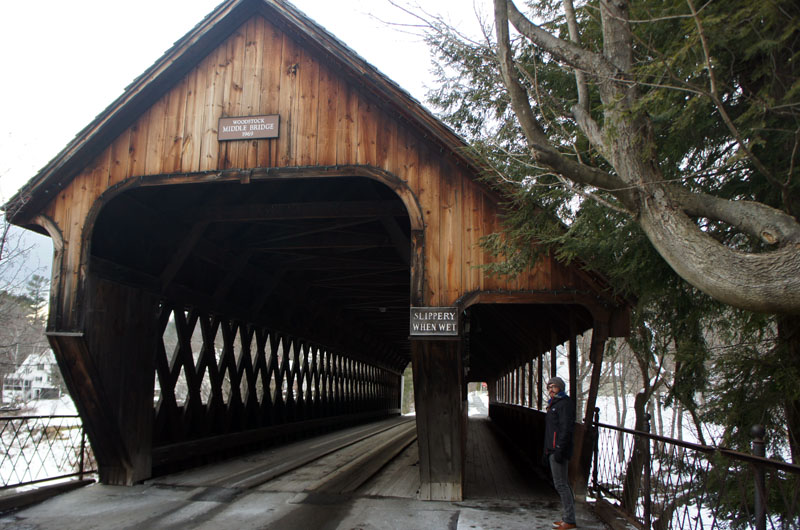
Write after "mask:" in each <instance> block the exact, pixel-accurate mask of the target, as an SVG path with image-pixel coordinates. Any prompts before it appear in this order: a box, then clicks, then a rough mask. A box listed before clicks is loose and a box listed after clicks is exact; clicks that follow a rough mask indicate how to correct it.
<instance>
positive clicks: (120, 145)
mask: <svg viewBox="0 0 800 530" xmlns="http://www.w3.org/2000/svg"><path fill="white" fill-rule="evenodd" d="M385 109H386V106H385V105H381V104H380V102H378V101H376V100H375V99H374V98H372V97H370V96H369V95H368V94H367V93H366V92H365V91H364V89H363V88H360V87H357V86H354V85H353V84H352V83H349V82H348V81H347V80H346V79H345V78H344V77H342V76H341V75H339V73H338V71H337V69H336V68H335V67H332V66H331V65H329V64H325V63H324V62H321V61H320V60H318V59H317V58H315V57H313V56H311V55H310V54H309V53H308V52H307V51H306V50H305V49H303V48H302V47H300V46H298V44H297V43H296V42H294V41H293V40H292V39H291V38H290V37H289V36H287V35H286V34H284V33H282V32H281V31H279V30H278V29H277V28H276V27H275V26H273V25H271V24H270V23H269V22H268V21H267V20H265V19H264V18H262V17H260V16H255V17H254V18H252V19H250V20H248V21H247V22H246V23H244V24H243V25H242V26H241V27H240V28H239V29H238V30H237V31H235V32H234V33H233V34H232V35H230V36H229V37H228V38H227V40H225V41H224V42H223V43H222V44H221V45H220V46H218V47H217V48H216V49H215V50H214V51H212V52H211V53H210V54H209V55H208V56H206V57H205V58H204V59H203V60H202V61H201V62H200V63H199V64H198V65H197V66H196V68H194V69H193V70H191V71H190V72H189V73H188V74H187V75H186V76H185V77H184V78H183V79H181V80H180V81H179V82H178V83H177V84H176V85H175V86H174V87H173V88H172V89H171V90H170V91H168V93H166V94H165V95H164V96H163V97H161V98H160V99H159V100H158V101H156V102H155V103H154V104H153V105H152V107H150V109H149V110H147V111H146V112H145V113H144V114H143V115H142V116H141V117H140V118H139V119H138V121H136V122H135V123H134V124H133V125H132V126H131V127H130V128H129V129H128V130H126V131H125V132H123V133H122V134H120V135H119V136H118V137H117V138H116V139H114V140H113V141H112V142H111V144H110V145H109V146H108V148H107V149H106V150H105V151H104V152H103V153H102V154H101V155H100V156H98V157H97V159H96V160H95V162H94V163H93V164H92V165H91V166H90V167H87V168H86V170H85V171H84V172H83V173H81V174H80V175H79V176H78V177H76V178H75V179H74V180H73V181H72V182H71V183H70V184H69V185H68V186H67V187H65V189H63V191H62V192H61V193H60V194H59V196H58V197H57V198H56V199H54V200H53V201H52V202H51V203H50V204H49V205H48V207H47V209H46V212H45V213H46V215H48V216H49V217H50V218H51V219H53V220H54V222H55V223H56V224H57V225H58V227H59V228H60V229H61V230H62V232H63V236H64V262H63V268H62V273H63V275H64V276H63V278H62V279H63V281H64V284H63V290H64V296H63V297H62V307H61V308H60V309H61V311H60V313H61V315H63V318H64V320H63V321H62V325H63V326H64V328H69V327H70V326H75V327H79V326H78V325H79V323H78V322H72V321H70V318H72V317H71V315H72V314H73V313H74V311H73V309H74V307H73V304H74V298H73V297H74V296H75V293H76V292H77V290H78V288H79V281H81V280H82V279H83V278H84V277H85V275H82V274H80V273H79V271H80V267H81V263H80V259H81V245H82V243H81V241H82V238H85V237H87V236H88V235H89V234H88V233H84V225H85V222H86V218H87V215H88V214H89V211H90V209H91V207H92V205H93V203H94V202H95V200H96V199H97V198H98V197H99V196H100V195H101V194H102V193H103V192H104V191H105V190H107V189H108V188H109V187H111V186H114V185H116V184H119V183H121V182H124V181H126V180H128V179H132V178H137V177H140V176H146V175H164V174H182V173H192V172H203V171H215V170H222V169H226V168H254V167H292V166H334V165H366V166H373V167H377V168H379V169H381V170H384V171H387V172H389V173H391V174H394V175H397V176H398V177H400V178H401V179H402V180H403V181H405V182H406V183H407V185H408V186H409V188H410V189H411V191H413V193H414V194H415V195H416V197H417V198H418V201H419V203H420V205H421V207H422V211H423V215H424V220H425V223H426V229H425V267H426V273H425V281H426V284H425V291H424V302H425V303H426V304H428V305H433V306H447V305H450V304H451V303H452V302H453V301H455V300H456V299H457V298H459V297H460V296H461V295H462V294H464V293H467V292H471V291H477V290H497V289H508V290H516V289H535V290H538V289H550V288H560V287H561V286H564V285H570V286H573V287H574V286H576V285H579V284H580V279H579V278H578V277H577V276H574V275H573V274H572V273H571V272H568V271H567V270H566V269H564V268H562V267H560V266H557V265H554V264H553V263H550V262H548V261H546V260H545V261H544V262H543V263H542V265H540V266H538V267H537V268H536V269H535V270H532V271H531V272H530V273H529V274H527V275H523V276H520V277H519V278H517V279H516V280H514V281H499V280H497V279H492V278H489V277H487V276H486V275H485V274H484V273H483V272H482V271H480V270H478V269H477V268H476V267H475V266H477V265H481V264H483V263H486V262H487V261H488V260H489V259H490V258H489V257H488V256H487V255H486V254H485V253H484V252H482V251H481V250H480V249H479V248H478V247H477V243H478V241H479V238H480V237H481V236H483V235H486V234H490V233H492V232H494V231H497V230H498V229H499V222H498V219H497V212H498V207H497V204H496V201H495V199H494V198H493V196H492V195H490V194H489V193H487V191H486V190H485V189H484V188H483V187H481V186H480V185H478V184H476V183H475V182H474V180H473V178H474V176H473V174H472V173H471V172H470V170H469V169H468V168H465V167H464V166H463V165H457V164H456V162H455V159H454V158H453V157H452V156H447V153H444V154H443V153H441V150H440V148H439V147H438V146H437V145H434V144H432V143H431V142H430V141H427V140H425V139H423V138H421V137H420V135H419V134H418V132H416V131H415V130H413V129H412V128H410V127H409V126H408V125H407V124H406V123H405V122H400V121H399V120H397V117H396V116H392V115H390V114H388V113H387V111H386V110H385ZM255 114H279V115H280V116H281V133H280V138H278V139H274V140H253V141H249V142H243V141H241V142H240V141H237V142H218V141H217V122H218V119H219V118H220V117H221V116H237V115H255ZM88 231H89V230H88V229H87V232H88ZM84 266H85V264H84Z"/></svg>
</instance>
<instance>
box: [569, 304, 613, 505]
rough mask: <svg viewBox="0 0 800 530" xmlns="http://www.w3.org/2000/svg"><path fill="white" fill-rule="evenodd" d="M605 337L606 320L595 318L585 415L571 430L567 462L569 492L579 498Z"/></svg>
mask: <svg viewBox="0 0 800 530" xmlns="http://www.w3.org/2000/svg"><path fill="white" fill-rule="evenodd" d="M608 334H609V321H608V319H607V318H598V317H597V316H595V319H594V326H593V328H592V344H591V350H590V359H591V361H592V379H591V383H590V386H589V395H588V396H587V398H586V414H585V416H584V420H583V425H579V426H576V429H575V443H574V446H575V449H574V452H573V457H572V461H571V462H570V477H571V480H572V490H573V492H574V493H575V495H576V496H577V497H579V498H580V497H584V496H585V495H586V487H587V484H588V481H589V475H590V472H591V464H592V449H593V447H594V438H593V436H594V431H593V430H592V419H593V416H594V407H595V403H596V402H597V391H598V387H599V386H600V373H601V371H602V367H603V366H602V365H603V351H604V350H605V345H606V341H607V340H608ZM578 427H580V428H578Z"/></svg>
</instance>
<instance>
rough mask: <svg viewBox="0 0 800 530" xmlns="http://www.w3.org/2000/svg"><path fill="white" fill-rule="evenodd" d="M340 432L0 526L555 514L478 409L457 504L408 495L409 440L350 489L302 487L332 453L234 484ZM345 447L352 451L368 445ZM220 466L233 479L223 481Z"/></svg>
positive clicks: (77, 527) (95, 495) (585, 515)
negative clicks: (279, 472)
mask: <svg viewBox="0 0 800 530" xmlns="http://www.w3.org/2000/svg"><path fill="white" fill-rule="evenodd" d="M348 435H351V436H354V434H353V432H350V433H348V432H339V433H331V434H328V435H325V436H321V437H318V438H315V439H314V440H313V441H304V442H298V443H296V444H291V445H289V446H286V447H282V448H273V449H271V450H269V451H264V452H262V453H256V454H252V455H247V456H242V457H240V458H237V459H234V460H231V461H228V462H225V463H221V464H216V465H211V466H206V467H204V468H197V469H195V470H190V471H189V472H184V473H181V474H175V475H170V476H167V477H159V478H157V479H154V480H151V481H148V482H146V483H144V484H140V485H136V486H133V487H122V486H105V485H101V484H94V485H91V486H87V487H85V488H82V489H79V490H76V491H72V492H70V493H66V494H63V495H60V496H58V497H55V498H53V499H50V500H48V501H46V502H43V503H41V504H39V505H36V506H33V507H30V508H28V509H25V510H21V511H19V512H16V513H10V514H5V515H3V516H0V529H20V530H22V529H36V530H50V529H52V530H73V529H74V530H92V529H98V530H99V529H108V528H115V529H116V528H120V529H195V528H197V529H209V530H210V529H214V530H218V529H228V528H230V529H235V530H246V529H276V530H277V529H280V530H287V529H288V530H291V529H300V530H317V529H321V530H354V529H359V530H372V529H375V530H377V529H381V530H384V529H388V530H393V529H397V530H406V529H415V530H416V529H425V530H439V529H441V530H481V529H486V530H488V529H502V530H515V529H526V530H528V529H539V528H541V529H549V528H550V527H551V525H552V522H553V521H554V520H556V519H560V505H559V502H558V498H557V496H556V494H555V492H554V491H553V490H552V488H551V487H550V486H549V484H548V483H547V482H546V481H544V480H543V479H542V478H540V477H538V476H536V475H535V474H532V473H530V472H528V471H526V470H525V468H524V466H522V465H521V464H519V463H518V462H516V463H515V462H514V459H513V457H509V455H508V454H507V452H506V451H505V450H504V448H503V444H502V441H501V439H500V438H498V436H497V435H496V434H495V433H494V430H493V429H492V428H491V425H490V421H489V420H488V419H487V418H485V417H480V416H477V417H471V418H470V420H469V425H468V443H467V462H466V471H467V472H466V483H465V500H464V501H462V502H436V501H420V500H417V499H416V498H415V496H416V490H417V489H418V487H419V473H418V471H417V456H416V455H417V445H416V443H413V444H411V445H409V446H408V447H407V448H406V449H405V450H404V451H403V452H402V453H401V454H400V455H399V456H398V457H397V458H395V459H394V460H393V461H392V462H391V463H390V464H388V465H387V466H385V468H384V469H383V470H382V471H381V472H380V473H379V474H377V475H375V476H373V478H372V479H370V480H369V481H367V482H366V483H364V484H363V485H362V486H360V487H359V488H358V489H356V490H355V491H354V492H352V493H348V494H330V493H327V492H324V491H323V492H320V490H314V489H313V488H310V487H309V484H317V483H319V481H320V480H322V479H323V478H324V477H325V474H331V473H335V471H334V470H333V467H335V466H336V465H344V464H342V463H341V461H342V454H338V455H337V454H336V453H333V454H331V455H328V456H323V457H320V458H319V459H317V460H315V461H314V462H311V463H309V464H307V465H304V466H302V467H300V468H297V469H295V470H294V471H291V472H289V473H285V474H282V475H280V476H279V477H275V478H273V479H270V480H268V481H267V482H264V483H260V484H259V485H258V486H255V487H247V488H245V487H241V486H240V485H242V484H245V483H249V484H253V483H254V482H253V481H249V482H248V480H247V478H246V477H245V475H244V474H243V470H244V469H247V468H248V466H251V467H252V468H253V469H254V470H257V472H258V473H264V472H265V467H266V465H267V462H268V461H275V462H281V463H284V462H288V461H289V460H291V459H292V458H296V455H297V453H298V452H303V451H308V450H309V449H310V447H311V446H312V445H320V444H326V443H331V440H334V439H336V438H337V437H342V436H348ZM358 443H362V442H358ZM349 448H350V449H349V452H350V453H352V454H356V453H362V452H363V451H365V450H366V448H365V447H363V446H354V445H351V446H349ZM267 453H268V454H267ZM337 462H338V464H337ZM226 473H228V474H229V475H230V477H235V480H236V482H233V481H232V480H233V479H231V480H230V481H227V482H226V479H225V478H224V477H225V474H226ZM577 510H578V526H579V528H584V529H604V528H605V526H604V525H603V524H602V523H600V522H599V520H598V519H597V518H596V517H595V516H594V515H593V514H592V513H591V511H590V510H589V509H588V508H587V507H586V505H584V504H582V503H578V506H577Z"/></svg>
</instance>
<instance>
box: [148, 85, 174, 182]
mask: <svg viewBox="0 0 800 530" xmlns="http://www.w3.org/2000/svg"><path fill="white" fill-rule="evenodd" d="M167 99H168V96H167V95H166V94H165V95H164V96H162V97H160V98H158V101H156V102H155V103H154V104H153V106H152V107H150V109H149V110H148V111H147V113H148V114H149V116H150V120H149V123H148V125H147V130H146V131H142V132H143V133H146V136H147V140H146V148H145V149H146V151H145V157H144V170H143V174H145V175H157V174H159V173H164V170H163V169H162V164H163V160H162V156H163V152H164V130H165V129H166V118H167Z"/></svg>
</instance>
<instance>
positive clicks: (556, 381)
mask: <svg viewBox="0 0 800 530" xmlns="http://www.w3.org/2000/svg"><path fill="white" fill-rule="evenodd" d="M550 385H556V386H557V387H558V388H560V389H561V391H562V392H563V391H564V389H565V388H567V385H565V384H564V380H563V379H561V378H560V377H551V378H550V379H548V380H547V386H550Z"/></svg>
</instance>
